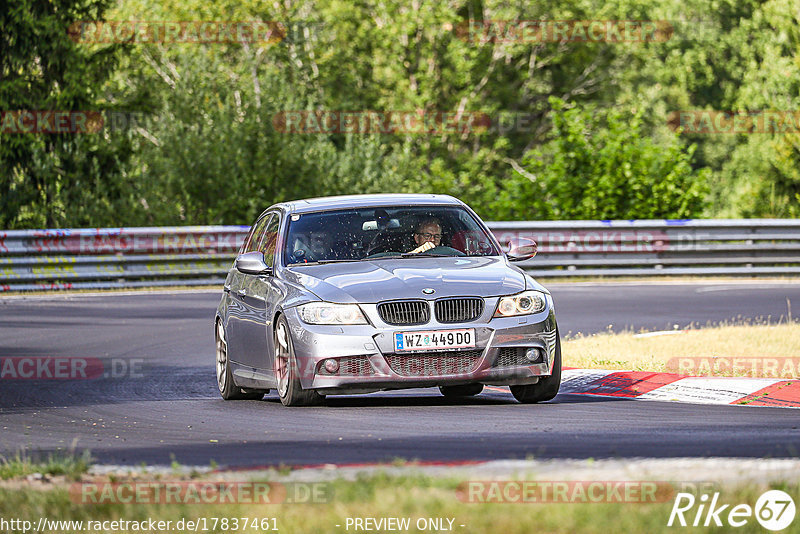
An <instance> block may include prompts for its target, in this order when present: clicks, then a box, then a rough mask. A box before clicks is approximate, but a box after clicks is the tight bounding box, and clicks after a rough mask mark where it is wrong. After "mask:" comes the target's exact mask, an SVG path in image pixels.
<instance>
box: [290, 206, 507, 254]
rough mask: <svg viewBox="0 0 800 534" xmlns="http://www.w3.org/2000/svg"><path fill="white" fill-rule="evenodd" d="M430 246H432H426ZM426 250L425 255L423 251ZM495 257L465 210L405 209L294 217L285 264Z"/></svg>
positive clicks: (487, 239) (483, 233)
mask: <svg viewBox="0 0 800 534" xmlns="http://www.w3.org/2000/svg"><path fill="white" fill-rule="evenodd" d="M426 241H431V243H430V244H427V245H425V243H426ZM421 245H425V247H427V248H423V249H422V250H420V246H421ZM423 252H424V253H426V254H434V255H443V256H490V255H498V254H499V251H498V250H497V248H496V247H495V245H494V244H493V241H492V238H491V236H490V235H489V234H488V233H487V232H486V231H485V230H484V229H483V227H482V226H481V225H480V224H479V223H478V222H477V221H476V220H475V217H474V216H473V215H472V214H471V213H470V212H469V211H467V210H466V209H464V208H461V207H457V206H446V207H443V206H405V207H397V208H392V207H387V208H383V207H380V208H362V209H346V210H335V211H328V212H313V213H303V214H294V215H292V217H291V219H290V221H289V224H288V227H287V235H286V242H285V248H284V264H285V265H292V264H303V263H314V262H319V261H359V260H363V259H367V258H370V259H371V258H377V257H381V256H390V255H394V256H397V255H403V254H405V256H404V257H409V255H413V254H415V253H423Z"/></svg>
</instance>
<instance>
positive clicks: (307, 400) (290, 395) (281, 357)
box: [275, 315, 325, 406]
mask: <svg viewBox="0 0 800 534" xmlns="http://www.w3.org/2000/svg"><path fill="white" fill-rule="evenodd" d="M298 369H299V368H298V365H297V358H296V357H295V353H294V344H293V343H292V336H291V334H290V333H289V323H287V322H286V318H285V317H284V316H282V315H281V316H280V317H279V318H278V321H277V322H276V325H275V379H276V381H277V382H278V396H279V397H280V399H281V403H282V404H283V405H284V406H311V405H314V404H320V403H321V402H322V401H323V400H324V398H325V397H323V396H322V395H320V394H319V393H317V392H316V391H314V390H313V389H303V387H302V386H301V385H300V378H299V376H298V374H299V371H298Z"/></svg>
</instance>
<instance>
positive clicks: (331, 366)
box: [324, 358, 339, 374]
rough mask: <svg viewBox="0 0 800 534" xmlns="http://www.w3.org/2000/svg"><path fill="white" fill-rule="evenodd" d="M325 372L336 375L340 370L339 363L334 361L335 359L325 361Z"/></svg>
mask: <svg viewBox="0 0 800 534" xmlns="http://www.w3.org/2000/svg"><path fill="white" fill-rule="evenodd" d="M324 365H325V370H326V371H328V372H329V373H330V374H335V373H336V371H338V370H339V362H338V361H336V360H334V359H333V358H328V359H327V360H325V364H324Z"/></svg>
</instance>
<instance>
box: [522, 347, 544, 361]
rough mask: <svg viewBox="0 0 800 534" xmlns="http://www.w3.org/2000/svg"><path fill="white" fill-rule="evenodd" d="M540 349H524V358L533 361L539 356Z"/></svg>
mask: <svg viewBox="0 0 800 534" xmlns="http://www.w3.org/2000/svg"><path fill="white" fill-rule="evenodd" d="M541 354H542V349H528V350H526V351H525V358H527V359H528V361H530V362H535V361H536V360H538V359H539V358H540V357H541Z"/></svg>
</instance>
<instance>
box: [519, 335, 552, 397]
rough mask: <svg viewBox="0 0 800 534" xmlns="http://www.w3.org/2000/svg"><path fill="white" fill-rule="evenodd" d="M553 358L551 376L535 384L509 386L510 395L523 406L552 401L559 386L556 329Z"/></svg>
mask: <svg viewBox="0 0 800 534" xmlns="http://www.w3.org/2000/svg"><path fill="white" fill-rule="evenodd" d="M555 354H556V355H555V358H553V360H554V361H553V374H551V375H550V376H547V377H542V378H540V379H539V381H538V382H537V383H536V384H530V385H524V386H511V388H510V389H511V394H512V395H514V398H515V399H517V400H518V401H519V402H521V403H523V404H531V403H535V402H544V401H549V400H551V399H553V398H554V397H555V396H556V395H557V394H558V388H559V387H560V386H561V337H560V336H559V335H558V328H556V350H555Z"/></svg>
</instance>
